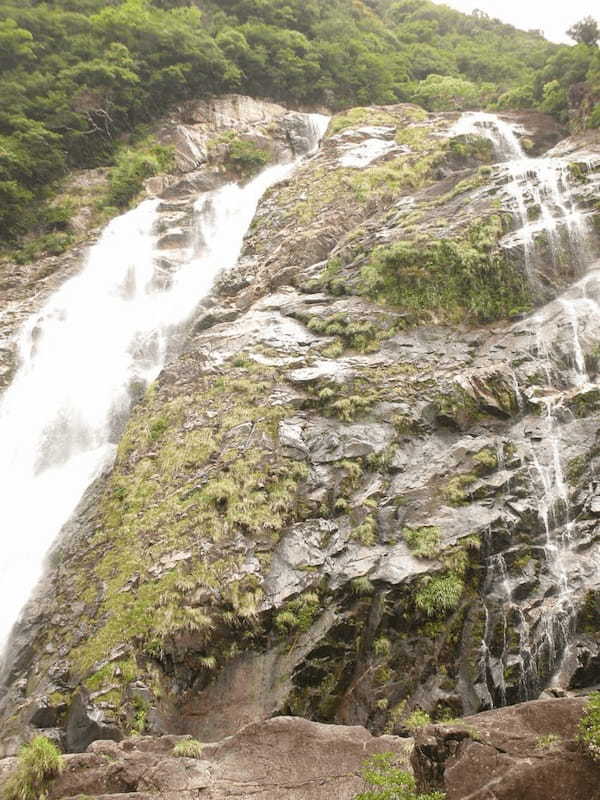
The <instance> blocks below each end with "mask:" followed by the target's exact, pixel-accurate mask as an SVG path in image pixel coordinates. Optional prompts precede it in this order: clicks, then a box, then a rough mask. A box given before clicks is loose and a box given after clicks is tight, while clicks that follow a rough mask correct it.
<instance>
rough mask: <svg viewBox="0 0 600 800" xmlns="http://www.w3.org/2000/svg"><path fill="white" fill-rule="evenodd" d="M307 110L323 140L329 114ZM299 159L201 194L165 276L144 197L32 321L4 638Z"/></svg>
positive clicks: (315, 136) (8, 405)
mask: <svg viewBox="0 0 600 800" xmlns="http://www.w3.org/2000/svg"><path fill="white" fill-rule="evenodd" d="M306 119H307V123H308V124H307V127H308V128H309V137H308V138H309V139H312V142H310V144H311V145H312V146H314V148H315V149H316V146H317V145H318V142H319V140H320V138H322V136H323V134H324V132H325V129H326V127H327V124H328V118H327V117H324V116H322V115H318V114H313V115H307V118H306ZM297 163H298V162H297V161H295V162H290V163H286V164H281V165H277V166H273V167H270V168H268V169H266V170H264V171H263V172H262V173H261V174H260V175H258V176H257V177H256V178H255V179H254V180H252V181H250V182H249V183H248V184H247V185H245V186H243V187H241V186H238V185H237V184H229V185H226V186H223V187H222V188H221V189H218V190H216V191H213V192H209V193H206V194H203V195H201V196H200V197H199V199H198V201H197V203H196V206H195V229H196V233H197V236H196V237H195V238H196V244H195V246H194V247H193V248H192V249H191V250H190V252H189V253H188V257H187V258H186V259H184V260H183V263H182V264H181V265H180V267H179V269H178V270H177V271H176V273H175V274H174V275H172V276H171V278H170V280H169V281H168V282H165V281H162V282H161V281H160V280H158V279H157V278H158V276H159V274H160V269H159V266H158V265H157V258H156V256H157V252H156V249H155V246H156V240H157V237H156V235H155V233H154V230H155V223H156V221H157V217H158V213H159V201H157V200H147V201H145V202H143V203H142V204H141V205H140V206H138V207H137V208H136V209H134V210H133V211H130V212H128V213H126V214H124V215H123V216H121V217H119V218H117V219H115V220H113V221H112V222H111V223H110V224H109V225H108V227H107V228H106V230H105V231H104V233H103V235H102V236H101V238H100V240H99V241H98V243H97V244H96V245H95V246H94V247H93V248H92V249H91V250H90V253H89V256H88V259H87V262H86V264H85V266H84V267H83V269H82V271H81V272H80V273H79V274H78V275H77V276H76V277H74V278H72V279H71V280H69V281H68V282H66V283H65V284H64V285H63V286H62V287H61V288H60V289H59V290H58V291H57V292H56V293H55V294H54V295H53V296H52V297H50V299H49V300H48V301H47V302H46V304H45V305H44V307H43V308H42V309H41V311H40V312H39V313H37V314H35V315H34V316H33V317H32V318H31V319H30V320H29V321H28V322H27V324H26V325H25V326H24V328H23V330H22V331H21V333H20V339H19V344H18V346H19V356H20V368H19V370H18V372H17V374H16V376H15V378H14V380H13V382H12V384H11V386H10V387H9V388H8V389H7V391H6V392H5V394H4V396H3V397H2V398H1V399H0V443H1V450H0V485H1V486H2V488H3V509H2V518H3V525H4V536H3V540H2V550H1V555H0V646H1V644H2V642H3V641H4V640H5V638H6V636H7V634H8V632H9V630H10V628H11V626H12V625H13V623H14V622H15V620H16V618H17V615H18V613H19V610H20V609H21V608H22V607H23V605H24V604H25V602H26V600H27V598H28V597H29V595H30V593H31V591H32V589H33V587H34V585H35V583H36V582H37V580H38V579H39V576H40V573H41V570H42V565H43V560H44V556H45V554H46V552H47V550H48V548H49V546H50V545H51V543H52V541H53V540H54V539H55V537H56V535H57V534H58V533H59V531H60V529H61V528H62V526H63V525H64V524H65V523H66V521H67V520H68V519H69V517H70V516H71V515H72V513H73V511H74V509H75V507H76V505H77V504H78V502H79V500H80V499H81V496H82V494H83V492H84V491H85V490H86V488H87V487H88V486H89V485H90V483H91V482H92V481H93V480H94V479H95V478H96V477H97V476H98V475H99V474H100V473H101V472H102V471H103V470H104V469H106V467H107V466H108V465H110V463H111V462H112V460H113V458H114V454H115V449H116V444H115V442H116V439H117V437H118V431H119V429H120V427H121V425H122V422H123V420H124V418H126V416H127V414H128V412H129V409H130V405H131V402H132V396H133V394H134V393H135V391H136V387H137V391H139V388H140V387H143V386H145V385H147V384H148V383H149V382H150V381H152V380H154V378H156V376H157V375H158V373H159V372H160V370H161V368H162V367H163V365H164V363H165V359H166V356H167V350H168V347H169V345H170V342H171V341H172V340H173V335H174V333H175V332H176V331H177V330H180V329H181V326H182V325H183V324H185V322H186V321H187V320H188V319H189V318H190V316H191V315H192V313H193V311H194V309H195V308H196V307H197V305H198V303H199V301H200V300H201V299H202V297H203V296H205V295H206V293H207V292H208V290H209V289H210V287H211V284H212V283H213V281H214V278H215V276H216V274H217V273H218V272H219V271H221V270H226V269H228V268H230V267H232V266H234V265H235V263H236V262H237V259H238V257H239V254H240V251H241V248H242V242H243V238H244V236H245V234H246V231H247V229H248V227H249V225H250V223H251V221H252V218H253V217H254V214H255V211H256V206H257V204H258V201H259V200H260V198H261V196H262V195H263V194H264V192H265V191H266V190H267V189H268V188H269V187H271V186H273V185H274V184H276V183H278V182H280V181H281V180H283V179H285V178H286V177H287V176H289V175H290V174H291V172H292V171H293V170H294V169H295V167H296V165H297Z"/></svg>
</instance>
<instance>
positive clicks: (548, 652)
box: [452, 113, 600, 704]
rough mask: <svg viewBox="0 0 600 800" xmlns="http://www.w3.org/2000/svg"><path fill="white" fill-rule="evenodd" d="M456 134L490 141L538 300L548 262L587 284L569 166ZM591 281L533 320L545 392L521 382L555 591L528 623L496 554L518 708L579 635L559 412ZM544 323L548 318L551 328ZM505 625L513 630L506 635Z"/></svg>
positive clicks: (494, 574)
mask: <svg viewBox="0 0 600 800" xmlns="http://www.w3.org/2000/svg"><path fill="white" fill-rule="evenodd" d="M452 133H453V134H454V135H461V134H476V135H483V136H486V137H487V138H489V139H490V140H491V141H492V143H493V144H494V146H495V148H496V151H497V153H498V155H499V157H500V159H502V161H501V163H499V164H498V165H497V168H498V170H499V172H500V175H503V176H505V183H504V185H503V193H504V199H505V204H506V206H507V208H508V209H509V210H510V211H511V212H512V214H513V217H514V219H515V224H516V230H515V231H514V232H513V233H512V234H510V235H509V236H507V237H506V239H505V241H504V242H503V244H504V245H505V246H507V247H509V248H513V247H515V246H517V247H519V246H520V247H521V248H522V250H523V253H524V260H525V266H526V269H527V273H528V277H529V280H530V282H531V284H532V288H533V290H534V291H535V290H536V289H540V280H539V277H538V269H537V268H538V266H542V267H545V268H546V271H547V267H548V264H547V261H548V260H550V261H551V264H552V267H553V269H554V270H555V272H559V273H563V274H566V275H567V276H572V277H580V276H582V275H584V274H585V272H586V270H588V269H589V268H590V266H591V265H592V262H593V245H592V236H591V226H590V224H589V220H588V216H587V214H586V212H585V211H584V210H583V209H581V208H579V207H578V205H577V203H576V202H575V200H574V192H573V186H574V184H575V177H574V176H573V174H572V167H571V166H570V165H569V163H568V162H567V161H566V160H565V159H563V158H557V157H545V158H528V157H527V155H526V154H525V152H524V151H523V149H522V147H521V144H520V141H519V138H518V136H517V133H523V131H519V130H518V128H517V126H513V125H511V124H510V123H507V122H505V121H503V120H501V119H500V118H498V117H496V116H494V115H492V114H485V113H469V114H464V115H463V116H462V117H461V119H460V120H459V122H458V123H457V124H456V125H455V126H454V128H453V130H452ZM590 166H591V165H590V164H588V165H587V167H588V168H589V167H590ZM593 276H595V277H593ZM591 280H592V281H594V282H597V280H598V274H597V272H595V271H592V272H590V273H588V275H586V276H585V277H584V278H582V279H581V280H580V281H579V282H578V283H576V284H575V286H574V287H572V289H571V290H570V291H567V292H565V293H564V295H563V296H562V297H561V298H559V300H558V301H556V303H553V304H552V306H551V307H550V310H549V311H548V310H542V311H540V312H538V313H536V314H534V315H533V316H532V317H531V318H530V320H529V325H530V326H531V328H532V329H533V331H534V332H535V333H536V339H537V344H536V346H535V357H536V360H537V363H538V364H539V365H540V367H541V372H542V373H543V375H544V381H545V385H544V386H543V387H538V389H537V390H536V392H534V393H532V392H531V390H528V388H527V387H521V386H519V384H518V382H517V378H516V376H515V383H516V394H517V397H518V399H519V405H520V407H521V409H523V408H524V406H525V402H524V395H525V394H527V397H528V400H529V402H533V403H535V404H536V405H537V406H538V408H539V409H540V416H541V423H540V432H541V435H538V436H537V437H535V439H529V440H528V441H527V444H526V448H527V449H528V451H529V453H528V457H527V462H528V463H529V465H530V483H531V485H532V486H533V487H534V488H533V491H534V493H535V495H536V497H537V512H538V517H539V521H540V526H541V528H542V530H543V536H544V538H543V549H544V556H545V569H546V571H547V574H548V576H549V578H550V582H551V584H552V586H553V589H552V592H551V593H550V595H549V596H547V597H545V598H544V600H543V603H542V604H541V607H540V610H539V615H538V616H537V618H535V619H533V620H530V619H526V617H525V615H524V614H523V612H522V610H521V608H520V606H519V604H518V602H515V599H514V598H513V593H512V590H511V581H510V578H509V576H508V574H507V570H506V563H505V560H504V558H503V556H502V555H501V554H497V553H493V552H492V554H491V555H490V557H489V560H488V569H487V588H486V592H487V593H488V595H490V594H491V595H495V600H494V602H495V603H496V604H498V603H499V604H500V605H501V606H502V607H503V609H504V611H503V614H502V619H501V620H500V622H499V624H500V625H501V626H502V629H503V630H504V634H503V636H504V647H500V648H497V649H498V650H500V651H503V652H506V649H507V648H506V646H505V645H506V630H507V627H511V628H512V629H513V631H514V632H515V633H516V634H517V635H518V637H519V651H520V656H519V664H518V665H517V666H518V668H519V670H520V674H521V678H520V682H521V697H520V699H526V698H529V697H532V696H536V694H538V693H539V691H540V688H541V683H540V674H541V673H543V674H544V675H545V676H548V675H551V674H552V673H553V672H555V671H556V670H557V669H558V667H559V665H560V662H561V659H562V658H563V656H564V654H565V651H566V648H568V642H569V638H570V634H571V633H572V629H573V621H574V616H575V605H574V602H573V597H572V589H571V587H570V586H569V580H568V575H569V569H568V564H569V560H570V553H571V550H572V547H573V544H574V542H573V537H574V523H573V522H572V520H571V510H570V499H569V488H568V481H567V478H566V476H565V468H564V464H563V462H564V461H565V459H564V456H563V453H562V452H561V437H560V434H559V428H560V425H561V424H562V422H564V419H565V417H567V418H570V413H569V412H568V411H567V410H566V409H565V408H564V407H563V399H564V396H565V392H566V393H567V394H568V393H569V392H577V391H581V390H582V389H585V388H586V387H587V388H589V386H590V379H589V376H588V374H587V370H586V362H585V355H584V350H583V347H582V344H581V341H580V328H581V327H585V319H586V317H589V315H590V314H592V315H595V316H596V317H599V316H600V306H598V304H597V303H596V301H595V300H594V299H592V298H590V297H588V296H587V295H588V288H589V283H590V281H591ZM548 315H551V317H550V321H551V324H549V318H548ZM557 326H559V327H560V326H562V327H563V328H565V329H567V330H568V331H570V334H571V335H570V337H569V339H568V341H569V350H570V352H569V353H568V354H567V355H568V358H567V361H568V364H569V368H568V369H566V370H565V368H564V364H562V363H561V364H560V365H559V366H558V368H557V364H556V356H555V354H554V353H553V337H554V336H555V334H556V330H557ZM546 329H549V334H548V336H549V339H548V340H547V339H546V338H545V334H544V331H545V330H546ZM492 550H493V549H492ZM489 618H490V609H488V608H486V619H488V620H489ZM508 620H510V625H507V621H508ZM491 628H492V625H491V624H490V623H489V622H488V623H486V632H485V635H484V642H483V644H482V650H481V668H482V672H483V673H484V674H485V673H486V672H487V673H489V674H492V673H498V672H500V673H502V669H499V661H498V653H496V658H495V659H494V658H492V657H491V656H490V642H491V639H492V635H493V634H492V631H491ZM503 666H504V668H505V669H510V668H511V667H512V666H514V664H513V663H504V665H503ZM492 685H495V686H496V687H498V689H497V690H496V694H495V697H491V698H490V701H491V703H492V704H503V703H505V702H507V698H506V692H505V684H504V676H503V674H499V675H498V674H494V676H493V680H492ZM514 699H517V698H513V700H514Z"/></svg>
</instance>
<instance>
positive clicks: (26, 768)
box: [3, 736, 63, 800]
mask: <svg viewBox="0 0 600 800" xmlns="http://www.w3.org/2000/svg"><path fill="white" fill-rule="evenodd" d="M62 770H63V758H62V756H61V754H60V751H59V749H58V748H57V746H56V745H55V744H54V743H53V742H51V741H50V740H49V739H47V738H46V737H45V736H36V737H35V739H32V740H31V742H29V744H26V745H24V746H23V747H22V748H21V752H20V753H19V760H18V762H17V767H16V769H15V771H14V772H13V773H12V775H11V776H10V777H9V779H8V781H7V782H6V784H5V786H4V794H3V798H4V800H45V798H46V797H47V796H48V789H49V786H50V783H51V781H52V779H53V778H55V777H56V776H57V775H60V773H61V772H62Z"/></svg>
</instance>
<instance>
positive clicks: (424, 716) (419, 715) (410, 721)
mask: <svg viewBox="0 0 600 800" xmlns="http://www.w3.org/2000/svg"><path fill="white" fill-rule="evenodd" d="M430 722H431V717H430V716H429V714H428V713H427V712H426V711H423V710H421V709H417V710H416V711H413V712H412V714H409V715H408V717H406V719H405V720H404V722H403V724H404V727H405V728H408V730H409V731H418V730H419V729H420V728H424V727H425V726H426V725H429V723H430Z"/></svg>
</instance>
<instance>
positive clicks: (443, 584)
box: [415, 572, 465, 617]
mask: <svg viewBox="0 0 600 800" xmlns="http://www.w3.org/2000/svg"><path fill="white" fill-rule="evenodd" d="M464 588H465V585H464V581H463V579H462V578H461V577H460V576H459V575H457V574H456V573H455V572H449V573H447V574H445V575H434V576H427V577H426V578H424V579H423V582H422V585H421V588H420V589H419V590H418V591H417V593H416V594H415V605H416V606H417V608H418V609H420V610H421V611H424V612H425V614H427V616H428V617H437V616H445V615H446V614H448V613H449V612H450V611H453V610H454V609H455V608H456V607H457V606H458V604H459V602H460V598H461V597H462V594H463V592H464Z"/></svg>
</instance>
